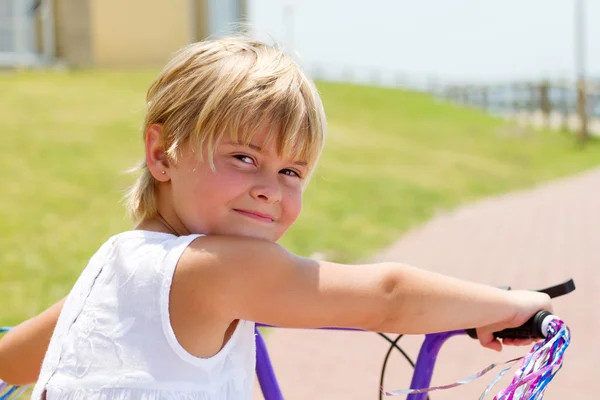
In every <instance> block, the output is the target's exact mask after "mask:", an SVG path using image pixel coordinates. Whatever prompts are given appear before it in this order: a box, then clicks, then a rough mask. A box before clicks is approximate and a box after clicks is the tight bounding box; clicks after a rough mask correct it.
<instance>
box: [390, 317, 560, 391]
mask: <svg viewBox="0 0 600 400" xmlns="http://www.w3.org/2000/svg"><path fill="white" fill-rule="evenodd" d="M570 342H571V332H570V331H569V328H568V327H567V326H566V325H565V323H564V322H563V321H561V320H559V319H558V318H554V319H553V320H552V321H550V323H549V324H548V331H547V335H546V339H545V340H544V341H542V342H539V343H537V344H535V345H534V346H533V348H532V349H531V351H530V352H529V353H528V354H527V355H526V356H524V357H519V358H515V359H513V360H509V361H507V362H505V363H503V364H491V365H489V366H488V367H486V368H485V369H483V370H481V371H479V372H478V373H476V374H474V375H471V376H469V377H468V378H465V379H462V380H460V381H456V382H454V383H451V384H448V385H442V386H435V387H430V388H424V389H400V390H394V391H391V392H386V391H384V392H383V394H384V395H386V396H400V395H408V394H418V393H429V392H434V391H438V390H445V389H451V388H454V387H457V386H462V385H466V384H467V383H469V382H472V381H474V380H475V379H477V378H479V377H481V376H483V375H485V374H486V373H488V372H489V371H491V370H493V369H494V368H496V367H498V366H504V368H503V369H502V371H500V373H498V375H497V376H496V377H495V378H494V379H493V380H492V382H491V383H490V384H489V385H488V387H487V388H486V389H485V391H484V392H483V393H482V394H481V397H479V400H483V399H484V398H485V397H486V396H487V395H488V394H489V392H490V391H491V390H492V388H493V387H494V386H495V385H496V383H498V381H499V380H500V379H501V378H502V377H503V376H504V375H505V374H506V373H507V372H508V371H510V370H511V369H512V367H513V366H514V365H515V364H516V363H518V362H519V361H521V366H520V367H519V369H518V370H517V372H516V373H515V376H514V378H513V380H512V382H511V383H510V385H509V386H508V387H507V388H505V389H503V390H502V391H500V393H498V394H497V395H496V396H495V397H494V399H493V400H541V399H542V396H543V395H544V391H545V390H546V387H547V386H548V383H550V381H551V380H552V379H553V378H554V376H555V375H556V373H557V372H558V371H559V370H560V368H561V367H562V362H563V355H564V353H565V351H566V349H567V347H569V344H570ZM382 390H383V388H382Z"/></svg>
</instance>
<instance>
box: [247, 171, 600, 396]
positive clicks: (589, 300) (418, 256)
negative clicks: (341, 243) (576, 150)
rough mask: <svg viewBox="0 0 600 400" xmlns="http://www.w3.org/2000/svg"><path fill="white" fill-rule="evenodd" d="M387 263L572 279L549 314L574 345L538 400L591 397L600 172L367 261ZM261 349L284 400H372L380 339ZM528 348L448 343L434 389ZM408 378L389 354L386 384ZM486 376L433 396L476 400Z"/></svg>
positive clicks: (464, 215) (464, 211) (476, 210)
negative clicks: (570, 287) (560, 320)
mask: <svg viewBox="0 0 600 400" xmlns="http://www.w3.org/2000/svg"><path fill="white" fill-rule="evenodd" d="M384 260H385V261H389V260H394V261H401V262H404V263H409V264H413V265H416V266H419V267H422V268H425V269H429V270H432V271H436V272H441V273H446V274H449V275H453V276H456V277H460V278H464V279H469V280H473V281H477V282H481V283H486V284H490V285H498V286H500V285H507V284H508V285H511V286H512V287H513V288H519V289H530V288H541V287H545V286H549V285H552V284H555V283H558V282H560V281H563V280H566V279H568V278H569V277H573V278H574V279H575V283H576V285H577V290H576V292H575V293H573V294H571V295H569V296H567V297H565V298H560V299H557V300H555V304H554V307H555V312H556V314H557V315H559V316H561V317H562V318H563V319H565V321H567V323H568V325H569V326H570V328H571V331H572V338H573V342H572V344H571V346H570V347H569V349H568V351H567V353H566V358H565V364H564V367H563V369H562V370H561V371H560V372H559V374H558V375H557V377H556V378H555V380H554V381H553V382H552V384H551V386H550V387H549V389H548V390H547V394H546V396H545V399H546V400H558V399H565V398H567V396H569V397H570V398H573V399H592V398H596V397H597V394H596V393H595V391H594V390H595V385H594V383H595V380H596V379H597V377H596V375H597V370H598V369H597V360H598V359H599V357H600V345H599V343H600V340H598V339H596V338H595V336H596V335H595V334H596V333H597V332H598V331H599V330H600V312H599V311H598V308H599V306H600V168H597V169H594V170H591V171H588V172H586V173H583V174H580V175H576V176H572V177H568V178H565V179H562V180H558V181H555V182H551V183H548V184H544V185H541V186H538V187H536V188H533V189H529V190H525V191H521V192H514V193H510V194H507V195H503V196H499V197H494V198H490V199H485V200H482V201H479V202H477V203H475V204H470V205H467V206H464V207H461V208H459V209H456V210H454V211H452V212H448V213H446V214H442V215H438V216H437V217H436V218H433V219H432V220H431V221H430V222H429V223H427V224H425V225H423V226H422V227H420V228H418V229H416V230H414V231H411V232H409V233H408V234H406V235H405V236H404V237H403V238H401V239H400V240H399V241H398V242H397V243H395V244H394V245H392V246H391V247H389V248H388V249H386V250H383V251H382V252H380V253H379V254H377V255H376V256H375V257H374V261H384ZM421 341H422V337H420V336H411V337H405V338H403V339H402V340H401V341H400V343H401V344H402V345H403V347H404V348H405V349H406V350H408V352H409V353H410V354H411V355H412V356H413V357H415V356H416V354H417V351H418V347H419V345H420V343H421ZM267 344H268V347H269V351H270V354H271V356H272V359H273V362H274V365H275V368H276V371H277V374H278V378H279V379H280V383H281V385H282V389H283V392H284V394H285V396H286V399H290V400H297V399H298V400H299V399H360V400H364V399H373V400H374V399H377V388H378V385H379V373H380V368H381V363H382V361H383V357H384V354H385V352H386V350H387V347H388V346H386V344H385V342H384V341H383V340H382V339H381V338H379V337H378V336H377V335H375V334H372V333H362V332H360V333H354V332H332V331H307V330H277V331H272V332H271V333H270V335H269V336H268V339H267ZM526 351H527V348H507V349H505V350H504V351H503V352H502V353H495V352H493V351H491V350H486V349H483V348H481V347H479V345H478V344H477V343H476V342H475V341H472V340H470V339H469V338H466V337H457V338H453V339H451V340H450V341H449V342H448V343H447V344H446V346H445V347H443V348H442V351H441V353H440V357H439V359H438V361H439V362H438V365H437V367H436V371H435V374H434V378H433V380H434V381H433V383H434V384H443V383H448V382H451V381H454V380H457V379H460V378H464V377H466V376H468V375H470V374H472V373H474V372H476V371H478V370H480V369H481V368H483V367H484V366H487V365H488V364H489V363H491V362H499V361H504V360H508V359H510V358H511V357H513V356H517V355H521V354H524V353H525V352H526ZM490 374H493V372H492V373H490ZM488 375H489V374H488ZM410 376H411V370H410V367H409V366H408V365H407V364H406V362H405V361H403V360H402V359H401V358H400V356H399V355H398V356H394V357H392V362H391V364H390V366H389V367H388V372H387V373H386V381H385V384H384V386H385V387H386V388H387V389H399V388H406V387H408V385H409V382H410ZM489 376H490V377H484V378H481V379H480V380H478V381H476V382H474V383H472V384H469V385H467V386H464V387H462V388H458V389H452V390H449V391H445V392H436V393H433V394H432V395H431V399H432V400H443V399H447V400H450V399H452V400H458V399H477V398H479V395H480V394H481V391H482V389H483V388H484V387H485V386H486V384H487V382H488V381H489V379H490V378H491V375H489ZM507 378H509V377H507ZM502 382H504V383H506V382H507V379H503V381H502ZM259 393H260V392H259V390H258V389H256V390H255V396H254V398H255V399H261V398H262V396H261V395H260V394H259ZM396 398H403V397H396ZM490 398H491V397H490Z"/></svg>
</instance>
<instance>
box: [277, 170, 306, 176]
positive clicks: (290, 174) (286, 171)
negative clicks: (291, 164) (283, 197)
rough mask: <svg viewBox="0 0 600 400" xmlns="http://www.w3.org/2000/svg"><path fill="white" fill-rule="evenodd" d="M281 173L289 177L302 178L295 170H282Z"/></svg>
mask: <svg viewBox="0 0 600 400" xmlns="http://www.w3.org/2000/svg"><path fill="white" fill-rule="evenodd" d="M279 172H280V173H282V174H284V175H287V176H295V177H297V178H302V176H300V174H299V173H298V172H296V171H294V170H293V169H287V168H286V169H282V170H281V171H279Z"/></svg>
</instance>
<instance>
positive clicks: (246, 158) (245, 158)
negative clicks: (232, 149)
mask: <svg viewBox="0 0 600 400" xmlns="http://www.w3.org/2000/svg"><path fill="white" fill-rule="evenodd" d="M233 157H235V158H236V159H238V160H240V161H241V162H243V163H244V164H254V159H253V158H252V157H250V156H246V155H243V154H237V155H235V156H233Z"/></svg>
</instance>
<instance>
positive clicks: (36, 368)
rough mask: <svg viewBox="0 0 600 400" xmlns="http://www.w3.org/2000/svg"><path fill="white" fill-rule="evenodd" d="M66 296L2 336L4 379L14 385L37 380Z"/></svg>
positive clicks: (0, 357) (1, 372)
mask: <svg viewBox="0 0 600 400" xmlns="http://www.w3.org/2000/svg"><path fill="white" fill-rule="evenodd" d="M64 302H65V299H62V300H60V301H59V302H58V303H56V304H54V305H53V306H51V307H50V308H48V309H47V310H45V311H43V312H42V313H41V314H39V315H37V316H35V317H33V318H30V319H28V320H27V321H25V322H23V323H21V324H19V325H17V326H16V327H15V328H13V329H12V330H10V331H9V332H7V333H6V334H5V335H4V337H2V338H0V379H2V380H3V381H5V382H7V383H10V384H12V385H26V384H30V383H33V382H35V381H36V380H37V378H38V376H39V374H40V368H41V367H42V361H43V360H44V356H45V355H46V350H47V349H48V344H49V343H50V338H51V337H52V333H53V332H54V327H55V326H56V321H57V320H58V316H59V315H60V312H61V310H62V307H63V304H64Z"/></svg>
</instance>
